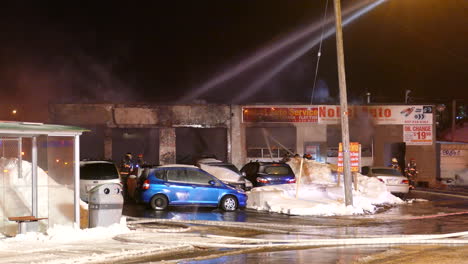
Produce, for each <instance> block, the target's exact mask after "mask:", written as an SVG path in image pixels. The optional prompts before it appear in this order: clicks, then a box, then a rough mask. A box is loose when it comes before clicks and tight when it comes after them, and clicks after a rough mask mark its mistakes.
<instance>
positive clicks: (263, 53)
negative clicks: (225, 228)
mask: <svg viewBox="0 0 468 264" xmlns="http://www.w3.org/2000/svg"><path fill="white" fill-rule="evenodd" d="M384 1H385V0H384ZM368 2H369V0H367V1H362V2H360V3H357V4H355V5H353V6H351V7H349V8H347V9H346V10H345V11H343V15H344V16H347V15H348V14H351V13H353V12H355V11H356V10H360V9H362V8H367V7H368ZM325 23H326V24H332V23H333V19H328V20H327V21H326V22H325ZM321 27H322V24H321V23H315V24H312V25H310V26H308V27H306V28H304V29H302V30H299V31H297V32H294V33H292V34H289V35H288V36H287V37H285V38H283V39H282V40H281V41H280V42H278V43H273V44H271V45H270V46H268V47H265V48H263V49H262V50H260V51H259V52H257V53H255V54H254V55H252V56H250V57H248V58H247V59H245V60H243V61H241V62H240V63H238V64H236V65H235V66H234V67H233V68H231V69H229V70H228V71H225V72H223V73H220V74H218V75H217V76H216V77H215V78H212V79H210V80H209V81H208V82H205V83H204V84H202V85H201V86H199V87H198V88H196V89H195V90H193V91H192V92H191V93H189V94H187V95H186V96H184V97H182V98H181V99H180V100H179V102H190V101H193V100H195V99H197V98H198V97H200V96H201V95H203V94H204V93H206V92H208V91H210V90H211V89H213V88H214V87H216V86H217V85H219V84H221V83H223V82H226V81H228V80H230V79H233V78H234V77H236V76H238V75H239V74H241V73H242V72H244V71H246V70H248V69H250V68H251V67H253V66H255V65H256V64H258V63H260V62H262V61H263V60H264V59H266V58H268V57H270V56H272V55H274V54H276V53H278V52H279V51H280V50H282V49H284V48H286V47H288V46H290V45H292V44H294V43H295V42H296V41H299V40H301V39H304V38H306V37H310V35H311V34H314V33H316V32H317V31H318V30H319V29H321Z"/></svg>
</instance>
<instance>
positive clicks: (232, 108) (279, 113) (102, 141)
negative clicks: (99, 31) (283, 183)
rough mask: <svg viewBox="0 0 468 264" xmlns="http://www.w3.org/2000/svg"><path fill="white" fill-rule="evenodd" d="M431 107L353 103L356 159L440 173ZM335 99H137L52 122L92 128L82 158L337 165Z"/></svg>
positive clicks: (64, 113)
mask: <svg viewBox="0 0 468 264" xmlns="http://www.w3.org/2000/svg"><path fill="white" fill-rule="evenodd" d="M433 109H434V107H433V106H432V105H363V106H350V107H349V109H348V111H346V114H348V116H349V119H350V139H351V141H352V142H358V143H359V144H360V145H361V152H360V153H361V165H362V166H363V165H379V166H382V165H384V166H386V165H389V163H390V160H391V159H392V158H393V157H396V158H398V160H399V161H400V166H401V167H404V166H405V163H406V162H405V160H409V159H410V158H414V159H416V160H417V163H418V168H419V172H420V173H419V177H418V179H417V184H419V185H423V186H426V185H427V186H429V185H434V184H436V179H437V177H438V175H437V174H438V169H437V166H436V164H437V161H436V158H437V155H436V145H435V138H436V137H435V122H434V114H433ZM340 114H342V111H341V110H340V107H339V106H336V105H243V106H240V105H211V104H204V105H143V104H139V105H135V104H54V105H51V106H50V116H51V120H52V121H53V122H55V123H61V124H69V125H77V126H80V127H85V128H87V129H89V130H91V131H92V132H91V133H87V134H85V135H83V136H82V140H81V142H82V145H81V150H82V151H81V153H82V158H106V159H112V160H114V161H116V162H119V161H120V159H121V157H123V155H124V154H125V153H126V152H132V153H135V154H136V153H141V154H144V156H145V159H146V161H147V162H149V163H153V164H169V163H189V164H190V163H193V162H194V160H195V159H196V158H198V157H201V156H207V155H214V156H216V157H217V158H218V159H221V160H227V161H230V162H232V163H234V164H235V165H237V166H238V167H241V166H242V165H243V164H245V163H246V162H248V161H250V160H257V159H259V160H260V159H262V160H271V159H274V160H278V159H281V158H282V157H283V156H284V155H285V154H286V153H288V152H290V153H297V154H300V155H303V154H305V153H307V154H311V155H312V157H313V158H314V159H316V160H317V161H321V162H328V163H337V159H338V158H337V157H338V144H339V142H340V141H341V129H340V125H339V124H340V122H339V120H340Z"/></svg>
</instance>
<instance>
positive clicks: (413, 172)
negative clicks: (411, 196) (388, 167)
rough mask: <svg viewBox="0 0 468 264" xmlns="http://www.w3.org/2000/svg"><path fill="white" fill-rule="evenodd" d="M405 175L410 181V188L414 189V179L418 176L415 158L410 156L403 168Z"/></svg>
mask: <svg viewBox="0 0 468 264" xmlns="http://www.w3.org/2000/svg"><path fill="white" fill-rule="evenodd" d="M405 175H406V177H408V180H409V182H410V189H414V180H415V179H416V177H417V176H418V170H417V168H416V160H415V159H414V158H411V159H410V161H409V162H408V165H407V166H406V168H405Z"/></svg>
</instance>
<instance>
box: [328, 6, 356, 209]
mask: <svg viewBox="0 0 468 264" xmlns="http://www.w3.org/2000/svg"><path fill="white" fill-rule="evenodd" d="M333 3H334V7H335V24H336V53H337V64H338V81H339V88H340V107H341V138H342V142H343V175H344V190H345V202H346V205H347V206H348V205H353V192H352V183H351V181H352V180H351V166H350V165H351V164H350V156H349V124H348V99H347V94H346V74H345V63H344V50H343V30H342V22H341V3H340V0H334V1H333Z"/></svg>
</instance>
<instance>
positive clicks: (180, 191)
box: [141, 164, 247, 211]
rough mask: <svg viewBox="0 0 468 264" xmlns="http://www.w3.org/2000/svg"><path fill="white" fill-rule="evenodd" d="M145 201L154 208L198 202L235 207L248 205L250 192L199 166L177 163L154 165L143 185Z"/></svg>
mask: <svg viewBox="0 0 468 264" xmlns="http://www.w3.org/2000/svg"><path fill="white" fill-rule="evenodd" d="M141 201H142V202H144V203H147V204H149V206H150V207H151V208H153V209H154V210H165V209H166V208H167V207H168V206H177V205H181V206H187V205H197V206H203V207H220V208H221V209H223V210H224V211H235V210H236V209H237V208H239V207H245V206H246V203H247V195H246V194H245V192H244V191H243V190H240V189H236V188H235V187H233V186H230V185H227V184H225V183H223V182H222V181H220V180H218V179H217V178H216V177H214V176H213V175H211V174H209V173H208V172H206V171H204V170H202V169H200V168H198V167H195V166H190V165H178V164H175V165H164V166H160V167H157V168H154V169H151V171H150V172H149V173H148V176H147V178H146V179H144V182H143V183H142V185H141Z"/></svg>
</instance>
